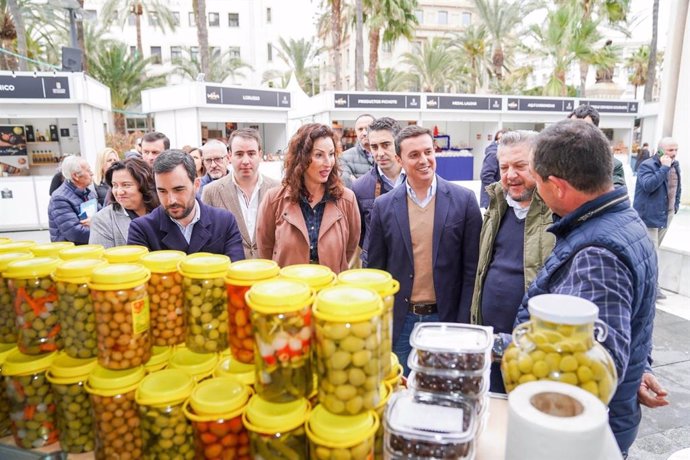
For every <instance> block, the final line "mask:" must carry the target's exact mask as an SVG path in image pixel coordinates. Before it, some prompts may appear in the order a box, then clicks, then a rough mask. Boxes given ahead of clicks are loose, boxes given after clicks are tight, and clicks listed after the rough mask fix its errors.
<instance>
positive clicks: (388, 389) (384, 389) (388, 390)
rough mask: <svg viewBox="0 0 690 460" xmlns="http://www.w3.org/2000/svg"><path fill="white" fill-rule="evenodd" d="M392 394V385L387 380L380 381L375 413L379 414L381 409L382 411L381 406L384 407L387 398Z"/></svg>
mask: <svg viewBox="0 0 690 460" xmlns="http://www.w3.org/2000/svg"><path fill="white" fill-rule="evenodd" d="M392 394H393V385H391V384H390V383H388V382H383V383H381V387H380V388H379V395H380V398H379V403H378V404H377V405H376V407H374V410H375V411H376V413H377V414H380V413H381V411H383V408H384V407H386V404H387V403H388V400H389V399H390V397H391V395H392Z"/></svg>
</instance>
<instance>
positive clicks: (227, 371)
mask: <svg viewBox="0 0 690 460" xmlns="http://www.w3.org/2000/svg"><path fill="white" fill-rule="evenodd" d="M213 375H214V377H232V378H234V379H236V380H238V381H239V382H241V383H243V384H245V385H254V383H255V382H256V374H255V370H254V365H253V364H246V363H243V362H241V361H237V360H236V359H232V357H230V356H226V357H224V358H223V359H221V360H220V361H219V362H218V365H217V366H216V369H215V370H214V371H213Z"/></svg>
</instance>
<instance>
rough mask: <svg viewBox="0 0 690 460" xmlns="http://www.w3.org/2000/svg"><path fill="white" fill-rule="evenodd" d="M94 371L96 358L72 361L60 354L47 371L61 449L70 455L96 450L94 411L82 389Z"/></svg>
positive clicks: (65, 355)
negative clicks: (53, 399) (53, 397)
mask: <svg viewBox="0 0 690 460" xmlns="http://www.w3.org/2000/svg"><path fill="white" fill-rule="evenodd" d="M94 367H96V358H91V359H75V358H72V357H70V356H69V355H67V354H66V353H65V352H61V353H60V354H58V356H57V357H56V358H55V360H54V361H53V364H52V365H51V366H50V369H49V370H48V374H47V377H48V381H49V382H50V385H51V387H52V389H53V395H54V396H55V406H56V412H57V428H58V433H59V439H60V447H61V448H62V450H64V451H65V452H68V453H70V454H80V453H82V452H90V451H92V450H93V449H94V447H95V437H94V434H93V423H94V420H93V411H92V408H91V399H90V398H89V394H88V393H87V391H86V386H85V384H86V381H87V380H88V377H89V373H90V372H91V371H92V370H93V368H94Z"/></svg>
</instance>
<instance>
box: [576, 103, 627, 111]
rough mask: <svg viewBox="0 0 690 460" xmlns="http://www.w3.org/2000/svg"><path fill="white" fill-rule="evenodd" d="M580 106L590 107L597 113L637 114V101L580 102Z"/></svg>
mask: <svg viewBox="0 0 690 460" xmlns="http://www.w3.org/2000/svg"><path fill="white" fill-rule="evenodd" d="M580 104H583V105H591V106H592V107H593V108H595V109H597V111H598V112H599V113H637V109H638V107H639V104H638V103H637V101H580Z"/></svg>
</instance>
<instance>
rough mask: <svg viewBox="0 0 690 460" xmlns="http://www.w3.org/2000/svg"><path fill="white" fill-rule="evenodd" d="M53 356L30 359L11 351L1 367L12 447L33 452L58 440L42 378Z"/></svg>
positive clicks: (52, 405)
mask: <svg viewBox="0 0 690 460" xmlns="http://www.w3.org/2000/svg"><path fill="white" fill-rule="evenodd" d="M55 355H56V353H46V354H42V355H38V356H34V355H26V354H24V353H21V352H20V351H19V350H14V351H12V352H11V353H10V354H9V355H7V358H5V363H4V364H3V366H2V373H3V375H4V376H5V388H6V390H7V396H8V398H9V401H10V420H11V421H12V436H13V437H14V442H15V444H17V446H19V447H23V448H24V449H36V448H38V447H43V446H47V445H49V444H52V443H54V442H57V440H58V429H57V420H56V417H55V400H54V399H53V393H52V392H51V391H50V383H49V382H48V379H47V377H46V371H47V370H48V368H49V367H50V365H51V364H52V362H53V360H54V359H55Z"/></svg>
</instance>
